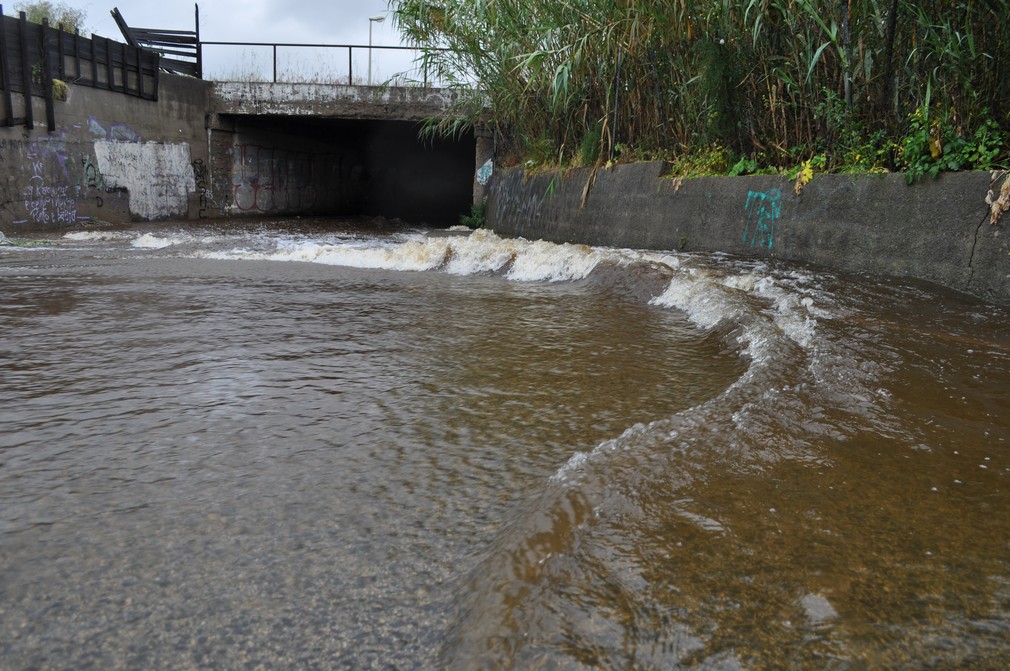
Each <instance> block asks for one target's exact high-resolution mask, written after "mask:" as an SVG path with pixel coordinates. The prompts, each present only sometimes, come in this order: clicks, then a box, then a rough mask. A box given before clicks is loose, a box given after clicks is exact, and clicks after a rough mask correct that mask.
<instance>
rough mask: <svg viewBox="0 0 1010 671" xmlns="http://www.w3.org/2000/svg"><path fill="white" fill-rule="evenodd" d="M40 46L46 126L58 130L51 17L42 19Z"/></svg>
mask: <svg viewBox="0 0 1010 671" xmlns="http://www.w3.org/2000/svg"><path fill="white" fill-rule="evenodd" d="M40 46H41V47H42V98H43V99H44V100H45V101H46V128H48V129H49V132H50V133H51V132H53V131H54V130H56V103H55V100H53V64H52V62H51V61H52V58H50V54H49V52H50V47H51V46H52V29H51V28H50V27H49V19H42V30H41V40H40Z"/></svg>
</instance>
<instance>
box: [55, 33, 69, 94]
mask: <svg viewBox="0 0 1010 671" xmlns="http://www.w3.org/2000/svg"><path fill="white" fill-rule="evenodd" d="M58 28H59V30H57V31H56V51H57V57H58V58H59V59H60V60H59V61H58V62H59V64H60V65H59V67H58V68H56V76H57V77H59V78H60V79H62V80H63V81H66V80H67V65H66V60H65V59H66V57H67V55H66V53H65V52H64V51H63V36H64V35H65V33H64V32H63V24H62V23H61V24H60V25H59V26H58Z"/></svg>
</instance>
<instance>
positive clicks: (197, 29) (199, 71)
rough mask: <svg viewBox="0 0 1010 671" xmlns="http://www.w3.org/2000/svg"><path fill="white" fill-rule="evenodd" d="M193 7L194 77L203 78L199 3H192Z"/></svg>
mask: <svg viewBox="0 0 1010 671" xmlns="http://www.w3.org/2000/svg"><path fill="white" fill-rule="evenodd" d="M193 7H194V8H195V15H194V17H193V18H194V24H193V25H194V32H195V33H196V78H197V79H203V46H202V45H201V44H200V5H198V4H197V3H195V2H194V3H193Z"/></svg>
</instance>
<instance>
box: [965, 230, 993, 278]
mask: <svg viewBox="0 0 1010 671" xmlns="http://www.w3.org/2000/svg"><path fill="white" fill-rule="evenodd" d="M988 218H989V213H988V212H986V213H985V214H984V215H982V221H980V222H978V226H976V227H975V238H974V239H973V240H972V241H971V253H970V254H969V255H968V281H967V282H966V283H965V285H964V288H965V291H967V290H968V289H969V288H970V287H971V282H972V280H973V279H975V268H974V267H973V266H972V264H973V263H974V262H975V247H976V246H977V245H978V233H979V231H981V230H982V226H983V225H984V224H985V220H986V219H988Z"/></svg>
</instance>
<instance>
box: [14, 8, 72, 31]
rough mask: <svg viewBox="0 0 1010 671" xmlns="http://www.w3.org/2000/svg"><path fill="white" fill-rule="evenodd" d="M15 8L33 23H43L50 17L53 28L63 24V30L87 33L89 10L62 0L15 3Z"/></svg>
mask: <svg viewBox="0 0 1010 671" xmlns="http://www.w3.org/2000/svg"><path fill="white" fill-rule="evenodd" d="M14 9H15V10H16V11H18V12H24V13H25V15H26V16H27V17H28V20H29V21H31V22H32V23H42V19H49V25H51V26H52V27H53V28H56V27H57V26H60V25H62V26H63V30H65V31H66V32H68V33H80V34H81V35H82V36H86V35H87V33H86V32H85V31H84V17H86V16H87V11H85V10H83V9H75V8H73V7H70V6H69V5H67V4H65V3H62V2H53V0H33V1H32V2H20V3H15V4H14Z"/></svg>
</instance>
